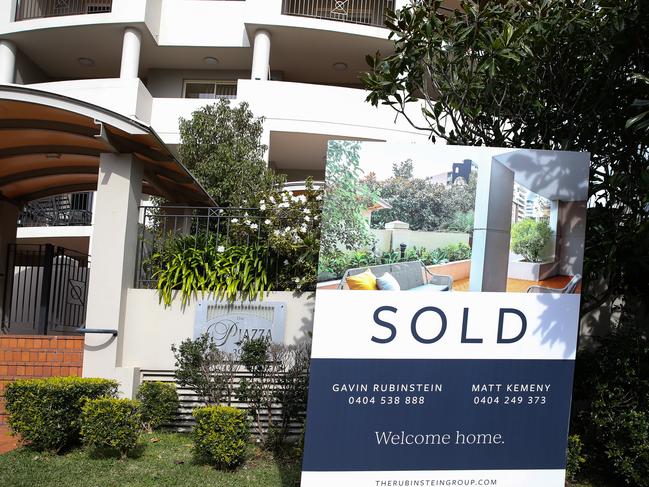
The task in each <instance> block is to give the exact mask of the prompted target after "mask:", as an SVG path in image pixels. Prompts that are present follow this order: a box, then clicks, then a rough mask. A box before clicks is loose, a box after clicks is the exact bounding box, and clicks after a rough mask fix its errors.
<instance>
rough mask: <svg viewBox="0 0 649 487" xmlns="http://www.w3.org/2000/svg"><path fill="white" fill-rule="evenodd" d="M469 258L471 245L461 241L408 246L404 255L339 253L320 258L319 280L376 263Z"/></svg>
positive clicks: (452, 260)
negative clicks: (438, 245)
mask: <svg viewBox="0 0 649 487" xmlns="http://www.w3.org/2000/svg"><path fill="white" fill-rule="evenodd" d="M470 258H471V247H469V246H468V245H467V244H465V243H463V242H459V243H455V244H450V245H447V246H446V247H438V248H436V249H432V250H428V249H425V248H423V247H409V248H407V249H406V251H405V253H404V256H403V257H401V252H399V251H392V252H383V253H381V254H374V253H372V252H371V251H369V250H363V251H355V252H346V253H340V254H338V255H337V256H335V257H330V258H327V257H323V258H321V259H320V264H319V267H320V280H329V279H340V278H341V277H342V276H343V274H344V273H345V271H346V270H347V269H354V268H356V267H369V266H373V265H378V264H394V263H397V262H410V261H413V260H421V261H422V262H423V263H424V264H425V265H437V264H446V263H447V262H454V261H457V260H465V259H470Z"/></svg>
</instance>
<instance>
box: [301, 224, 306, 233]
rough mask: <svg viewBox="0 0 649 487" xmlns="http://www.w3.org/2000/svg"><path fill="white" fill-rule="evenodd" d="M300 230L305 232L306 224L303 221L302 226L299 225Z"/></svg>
mask: <svg viewBox="0 0 649 487" xmlns="http://www.w3.org/2000/svg"><path fill="white" fill-rule="evenodd" d="M300 232H302V233H305V232H306V225H305V224H304V223H303V224H302V226H301V227H300Z"/></svg>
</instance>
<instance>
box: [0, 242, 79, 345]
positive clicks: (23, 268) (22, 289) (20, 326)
mask: <svg viewBox="0 0 649 487" xmlns="http://www.w3.org/2000/svg"><path fill="white" fill-rule="evenodd" d="M89 263H90V257H89V256H88V255H86V254H82V253H79V252H76V251H74V250H70V249H66V248H63V247H55V246H53V245H50V244H44V245H38V244H10V245H9V247H8V253H7V264H6V268H5V273H4V274H5V275H4V277H5V294H4V296H3V299H2V323H1V324H2V330H3V331H5V332H9V333H15V334H39V335H47V334H67V333H73V332H74V329H75V328H78V327H82V326H84V324H85V320H86V303H87V293H88V277H89V271H90V270H89Z"/></svg>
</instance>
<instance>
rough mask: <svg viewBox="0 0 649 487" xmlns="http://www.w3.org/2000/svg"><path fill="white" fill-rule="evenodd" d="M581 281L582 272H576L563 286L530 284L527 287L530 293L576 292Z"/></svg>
mask: <svg viewBox="0 0 649 487" xmlns="http://www.w3.org/2000/svg"><path fill="white" fill-rule="evenodd" d="M580 282H581V274H576V275H575V276H573V278H572V279H570V281H569V282H568V284H566V285H565V286H564V287H562V288H553V287H543V286H530V287H528V288H527V292H528V293H557V294H575V291H577V285H578V284H579V283H580Z"/></svg>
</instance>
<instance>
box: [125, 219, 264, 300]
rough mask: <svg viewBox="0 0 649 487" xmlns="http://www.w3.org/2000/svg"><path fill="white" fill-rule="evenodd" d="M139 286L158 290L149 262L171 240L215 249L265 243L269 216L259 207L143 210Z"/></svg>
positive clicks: (136, 281)
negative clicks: (206, 245)
mask: <svg viewBox="0 0 649 487" xmlns="http://www.w3.org/2000/svg"><path fill="white" fill-rule="evenodd" d="M140 215H141V224H140V234H139V238H138V249H137V265H136V276H135V287H137V288H151V287H155V283H154V281H153V278H152V270H151V268H150V266H149V265H148V262H149V259H150V258H151V256H152V255H153V253H154V252H155V251H156V250H160V249H161V248H162V247H163V246H164V245H166V244H167V243H169V242H171V241H174V240H175V241H176V242H181V243H182V242H184V243H186V245H188V246H189V245H196V243H197V242H203V245H204V244H209V245H213V246H215V248H217V249H218V248H223V249H225V248H227V247H229V246H231V245H245V246H250V245H254V244H256V243H264V242H265V239H264V238H263V236H264V227H265V225H267V223H266V222H267V221H268V219H267V216H265V215H264V214H262V212H260V210H259V209H257V208H204V207H173V206H167V207H146V206H143V207H140Z"/></svg>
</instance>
